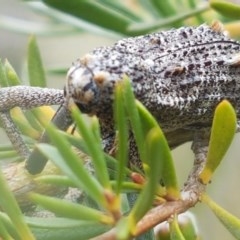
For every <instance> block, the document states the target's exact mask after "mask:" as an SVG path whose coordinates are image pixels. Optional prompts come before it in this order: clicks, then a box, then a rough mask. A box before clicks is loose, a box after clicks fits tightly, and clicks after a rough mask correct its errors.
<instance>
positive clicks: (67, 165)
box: [38, 126, 106, 206]
mask: <svg viewBox="0 0 240 240" xmlns="http://www.w3.org/2000/svg"><path fill="white" fill-rule="evenodd" d="M47 132H48V133H49V137H50V139H51V140H52V142H53V143H55V145H56V147H57V149H58V150H57V149H56V148H54V147H52V146H50V145H47V144H39V145H38V148H39V149H40V151H41V152H42V153H43V154H44V155H46V157H47V158H49V159H51V160H52V161H53V162H54V163H55V164H56V165H57V166H58V167H59V168H60V169H61V170H62V171H63V172H64V173H65V174H66V175H67V176H68V177H69V178H70V179H71V180H72V181H73V182H74V183H75V184H76V185H77V186H78V187H80V188H81V189H83V190H84V191H86V193H88V194H89V195H90V196H91V198H92V199H95V200H97V201H98V203H99V204H101V205H104V206H106V202H105V198H104V196H103V192H104V189H103V188H102V186H101V185H100V184H99V182H98V181H97V180H96V179H95V178H94V177H93V176H91V175H90V173H89V172H88V171H87V170H86V169H85V167H84V165H83V162H82V160H81V158H80V157H79V156H77V154H76V153H75V152H74V151H73V150H72V148H71V145H70V144H69V142H68V141H67V140H66V139H65V138H63V137H62V136H61V134H60V133H59V132H58V130H56V129H55V127H53V126H49V127H48V128H47Z"/></svg>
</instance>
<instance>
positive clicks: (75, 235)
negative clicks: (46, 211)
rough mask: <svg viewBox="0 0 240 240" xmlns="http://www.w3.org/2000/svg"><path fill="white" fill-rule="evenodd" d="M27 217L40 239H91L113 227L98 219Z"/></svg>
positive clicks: (37, 237)
mask: <svg viewBox="0 0 240 240" xmlns="http://www.w3.org/2000/svg"><path fill="white" fill-rule="evenodd" d="M25 219H26V222H27V223H28V225H29V226H30V228H31V230H32V231H33V233H34V235H35V236H36V239H38V240H55V239H57V240H66V239H67V240H76V239H79V240H89V239H91V238H93V237H95V236H98V235H99V234H102V233H104V232H106V231H107V230H109V229H110V228H111V227H112V226H110V225H107V224H103V223H99V222H96V221H94V222H92V221H81V220H73V219H66V218H59V217H55V218H36V217H25ZM15 240H19V239H15Z"/></svg>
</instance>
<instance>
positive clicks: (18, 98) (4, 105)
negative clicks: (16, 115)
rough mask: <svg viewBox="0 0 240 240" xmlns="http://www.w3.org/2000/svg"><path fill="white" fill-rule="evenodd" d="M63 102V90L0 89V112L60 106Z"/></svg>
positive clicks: (16, 87) (38, 88)
mask: <svg viewBox="0 0 240 240" xmlns="http://www.w3.org/2000/svg"><path fill="white" fill-rule="evenodd" d="M63 101H64V97H63V90H58V89H53V88H41V87H30V86H14V87H6V88H0V112H3V111H9V110H10V109H12V108H14V107H20V108H24V109H30V108H33V107H39V106H44V105H60V104H62V103H63Z"/></svg>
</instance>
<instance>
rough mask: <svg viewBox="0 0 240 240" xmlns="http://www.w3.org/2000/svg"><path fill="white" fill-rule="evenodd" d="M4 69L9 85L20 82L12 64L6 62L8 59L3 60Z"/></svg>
mask: <svg viewBox="0 0 240 240" xmlns="http://www.w3.org/2000/svg"><path fill="white" fill-rule="evenodd" d="M4 65H5V71H6V76H7V78H8V82H9V84H10V86H15V85H19V84H20V83H21V81H20V79H19V77H18V75H17V73H16V72H15V70H14V68H13V67H12V65H11V64H10V63H9V62H8V60H5V64H4Z"/></svg>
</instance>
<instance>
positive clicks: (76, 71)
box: [65, 54, 119, 115]
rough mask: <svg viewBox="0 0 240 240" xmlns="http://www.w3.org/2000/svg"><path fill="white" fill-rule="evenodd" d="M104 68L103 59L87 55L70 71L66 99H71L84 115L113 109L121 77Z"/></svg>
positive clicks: (75, 63) (74, 64)
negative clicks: (117, 82)
mask: <svg viewBox="0 0 240 240" xmlns="http://www.w3.org/2000/svg"><path fill="white" fill-rule="evenodd" d="M104 66H105V62H104V61H103V59H102V58H100V57H99V56H96V55H94V54H87V55H85V56H84V57H83V58H81V59H78V60H77V61H76V62H74V63H73V65H72V67H71V68H70V69H69V71H68V74H67V83H66V86H65V97H66V99H69V98H71V99H72V100H73V101H74V102H75V103H76V104H77V106H78V107H79V108H80V110H81V111H82V112H84V113H87V114H90V115H93V114H96V115H98V114H99V113H101V112H106V111H107V110H108V109H109V108H111V104H112V101H113V92H114V85H115V83H116V81H117V80H119V75H116V74H110V72H109V71H108V69H106V68H105V69H104Z"/></svg>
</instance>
